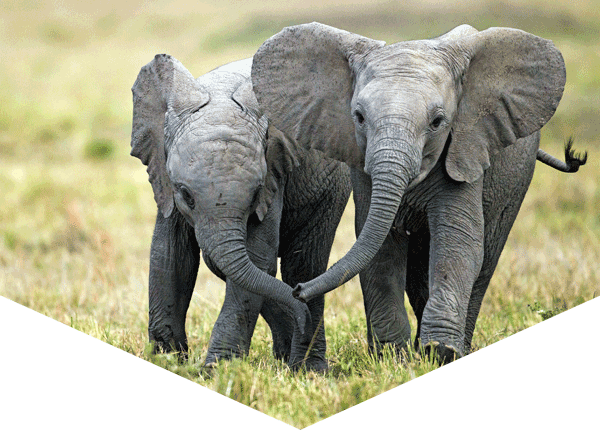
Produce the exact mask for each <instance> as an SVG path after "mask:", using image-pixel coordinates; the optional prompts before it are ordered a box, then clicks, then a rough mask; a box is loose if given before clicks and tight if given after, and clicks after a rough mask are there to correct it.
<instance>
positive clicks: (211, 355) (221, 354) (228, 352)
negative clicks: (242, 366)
mask: <svg viewBox="0 0 600 430" xmlns="http://www.w3.org/2000/svg"><path fill="white" fill-rule="evenodd" d="M243 356H244V354H242V353H240V351H237V350H232V349H220V350H218V351H215V350H210V349H209V350H208V354H207V355H206V359H205V360H204V367H216V366H217V365H218V364H219V361H222V360H231V359H233V358H242V357H243Z"/></svg>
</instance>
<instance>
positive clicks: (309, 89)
mask: <svg viewBox="0 0 600 430" xmlns="http://www.w3.org/2000/svg"><path fill="white" fill-rule="evenodd" d="M383 44H384V43H383V42H379V41H375V40H371V39H368V38H365V37H362V36H358V35H356V34H352V33H349V32H347V31H343V30H338V29H336V28H333V27H329V26H327V25H323V24H319V23H311V24H303V25H298V26H294V27H287V28H285V29H283V30H282V31H281V32H280V33H278V34H276V35H275V36H273V37H271V38H270V39H268V40H267V41H266V42H265V43H264V44H263V45H262V46H261V47H260V48H259V49H258V52H257V53H256V54H255V55H254V60H253V63H252V84H253V87H254V92H255V94H256V97H257V99H258V103H259V105H260V106H261V108H262V109H263V110H264V112H265V113H266V114H267V116H268V117H269V120H270V121H271V122H272V123H273V125H274V126H275V127H277V128H278V129H279V130H281V131H283V132H284V133H285V134H287V135H288V136H290V137H291V138H292V139H294V140H295V141H297V142H298V144H299V145H301V146H302V147H303V148H305V149H309V148H313V149H317V150H320V151H322V152H324V153H325V154H326V155H327V156H329V157H331V158H335V159H337V160H340V161H344V162H347V163H349V164H351V165H355V166H362V165H363V164H364V157H363V155H362V153H361V152H360V150H359V148H358V145H357V144H356V137H355V130H354V122H353V120H352V115H351V107H350V103H351V101H352V95H353V90H354V71H353V67H354V66H355V63H356V62H357V61H358V59H359V58H360V57H361V56H362V55H365V54H366V53H367V52H368V51H369V50H370V49H373V48H375V47H379V46H382V45H383Z"/></svg>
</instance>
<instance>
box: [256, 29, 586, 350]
mask: <svg viewBox="0 0 600 430" xmlns="http://www.w3.org/2000/svg"><path fill="white" fill-rule="evenodd" d="M252 81H253V86H254V91H255V93H256V95H257V99H258V101H259V104H260V105H261V107H262V108H264V110H265V112H266V113H267V115H269V117H270V119H271V120H272V121H273V124H274V125H275V126H277V127H278V128H279V129H280V130H282V131H284V132H285V133H287V134H289V135H290V136H292V137H295V138H296V139H297V141H298V142H299V144H301V145H304V146H305V147H313V148H316V149H319V150H321V151H324V152H325V153H326V154H328V155H329V156H332V157H335V158H337V159H338V160H341V161H344V162H346V163H348V164H349V165H350V166H352V182H353V189H354V199H355V205H356V233H357V236H358V238H357V241H356V243H355V244H354V246H353V247H352V249H351V250H350V251H349V252H348V254H347V255H346V256H344V257H343V258H342V259H341V260H340V261H339V262H337V263H336V264H335V265H334V266H332V268H330V269H329V270H328V271H327V272H326V273H325V274H324V275H322V276H320V277H318V278H316V279H314V280H312V281H309V282H307V283H300V284H299V285H297V286H296V288H295V290H294V295H295V297H297V298H299V299H300V300H302V301H307V300H310V299H311V298H312V297H314V296H315V295H316V294H323V293H325V292H327V291H330V290H332V289H334V288H336V287H337V286H339V285H341V284H343V283H344V282H346V281H348V280H349V279H350V278H352V277H353V276H355V275H356V274H358V273H359V272H360V280H361V286H362V290H363V296H364V304H365V309H366V315H367V325H368V340H369V344H370V346H371V348H373V347H375V348H376V349H379V347H380V346H381V345H382V344H386V343H390V344H393V345H394V346H396V347H397V348H403V347H405V346H406V345H407V343H408V342H410V336H411V333H410V326H409V323H408V318H407V314H406V310H405V308H404V292H405V291H406V293H407V295H408V297H409V300H410V302H411V305H412V307H413V309H414V311H415V314H416V316H417V319H418V322H419V326H418V329H417V339H419V338H420V339H421V342H422V343H423V345H425V346H426V350H427V351H428V352H430V351H431V348H434V349H435V350H436V352H437V353H438V354H439V356H440V358H441V359H442V360H444V361H449V360H451V359H453V357H454V356H455V354H456V355H457V356H461V355H463V354H465V353H468V351H469V350H470V347H471V338H472V336H473V330H474V327H475V321H476V319H477V315H478V313H479V309H480V306H481V302H482V299H483V296H484V293H485V291H486V288H487V286H488V283H489V281H490V278H491V276H492V273H493V272H494V269H495V267H496V264H497V262H498V258H499V256H500V253H501V251H502V248H503V247H504V244H505V241H506V238H507V236H508V233H509V231H510V228H511V226H512V224H513V222H514V220H515V217H516V215H517V212H518V211H519V207H520V206H521V202H522V201H523V198H524V196H525V193H526V191H527V188H528V187H529V184H530V181H531V178H532V175H533V170H534V167H535V164H536V157H538V158H540V159H541V160H542V161H544V162H545V163H547V164H550V165H552V166H554V167H555V168H558V169H561V170H566V171H574V170H577V168H578V167H579V165H580V164H583V163H584V162H585V159H581V160H580V159H578V158H577V157H576V156H574V154H573V152H572V151H570V150H567V151H566V152H567V163H562V162H560V161H558V160H556V159H555V158H553V157H551V156H549V155H548V154H545V153H543V152H538V145H539V138H540V133H539V130H540V128H541V127H542V126H543V125H544V124H545V123H546V122H547V121H548V120H549V119H550V118H551V117H552V115H553V114H554V111H555V110H556V107H557V106H558V103H559V101H560V98H561V96H562V92H563V87H564V83H565V67H564V63H563V59H562V56H561V54H560V52H559V51H558V50H557V49H556V48H555V47H554V45H553V44H552V42H550V41H548V40H545V39H541V38H539V37H536V36H534V35H531V34H528V33H525V32H522V31H520V30H514V29H508V28H492V29H488V30H485V31H481V32H479V31H477V30H475V29H474V28H472V27H470V26H468V25H464V26H460V27H457V28H456V29H454V30H452V31H451V32H449V33H447V34H445V35H443V36H440V37H438V38H436V39H431V40H421V41H409V42H400V43H396V44H393V45H386V44H385V43H384V42H380V41H375V40H371V39H368V38H365V37H362V36H358V35H356V34H352V33H348V32H345V31H342V30H338V29H335V28H332V27H328V26H325V25H322V24H318V23H312V24H306V25H300V26H296V27H290V28H286V29H284V30H283V31H282V32H280V33H279V34H277V35H275V36H273V37H272V38H271V39H269V40H267V41H266V42H265V43H264V44H263V46H262V47H261V48H260V49H259V50H258V52H257V53H256V55H255V56H254V64H253V69H252Z"/></svg>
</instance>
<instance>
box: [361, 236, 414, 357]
mask: <svg viewBox="0 0 600 430" xmlns="http://www.w3.org/2000/svg"><path fill="white" fill-rule="evenodd" d="M407 243H408V241H407V240H406V238H395V237H393V236H392V233H390V234H389V235H388V237H387V238H386V240H385V242H384V243H383V245H382V247H381V248H380V250H379V251H378V253H377V254H376V255H375V258H374V259H373V261H372V262H371V263H370V264H369V265H368V266H367V268H366V269H365V270H363V271H362V272H361V273H360V285H361V288H362V293H363V301H364V305H365V314H366V319H367V340H368V343H369V350H370V351H371V352H373V353H375V354H378V355H381V353H382V351H383V348H384V347H385V345H386V344H389V345H391V346H392V347H393V348H394V349H395V350H396V352H400V351H403V350H406V348H407V346H408V344H409V343H410V340H411V328H410V323H409V320H408V314H407V313H406V308H405V306H404V291H405V287H406V269H407V267H406V261H407V255H406V250H407Z"/></svg>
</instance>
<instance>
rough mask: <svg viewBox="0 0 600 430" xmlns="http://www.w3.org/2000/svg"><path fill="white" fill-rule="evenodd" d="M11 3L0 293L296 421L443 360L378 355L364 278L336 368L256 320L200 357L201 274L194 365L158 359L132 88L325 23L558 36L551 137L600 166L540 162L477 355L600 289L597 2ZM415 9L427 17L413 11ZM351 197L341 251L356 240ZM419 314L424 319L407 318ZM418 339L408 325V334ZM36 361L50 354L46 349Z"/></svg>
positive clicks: (212, 288)
mask: <svg viewBox="0 0 600 430" xmlns="http://www.w3.org/2000/svg"><path fill="white" fill-rule="evenodd" d="M52 4H53V3H51V2H38V3H36V4H34V3H31V2H26V1H22V2H5V3H2V5H0V48H1V49H0V51H1V52H2V56H3V57H2V67H1V68H0V189H2V196H3V198H2V204H1V205H0V226H1V227H0V294H2V295H3V296H5V297H7V298H9V299H11V300H14V301H16V302H18V303H21V304H23V305H25V306H28V307H29V308H31V309H34V310H36V311H38V312H41V313H43V314H45V315H48V316H50V317H52V318H54V319H56V320H58V321H61V322H63V323H64V324H67V325H69V326H71V327H74V328H76V329H78V330H81V331H83V332H85V333H88V334H90V335H92V336H94V337H97V338H98V339H101V340H103V341H105V342H107V343H110V344H111V345H114V346H116V347H118V348H121V349H123V350H125V351H128V352H130V353H131V354H134V355H136V356H138V357H141V358H144V359H146V360H149V361H151V362H153V363H155V364H156V365H159V366H161V367H165V368H167V369H169V370H171V371H172V372H174V373H177V374H179V375H181V376H184V377H186V378H189V379H191V380H192V381H195V382H198V383H199V384H202V385H204V386H207V387H209V388H211V389H213V390H215V391H217V392H219V393H221V394H223V395H226V396H228V397H231V398H234V399H236V400H238V401H240V402H242V403H244V404H247V405H249V406H251V407H253V408H256V409H258V410H260V411H262V412H265V413H267V414H269V415H271V416H273V417H275V418H278V419H281V420H282V421H285V422H287V423H289V424H292V425H294V426H297V427H304V426H306V425H309V424H311V423H314V422H316V421H318V420H320V419H323V418H325V417H328V416H330V415H332V414H334V413H336V412H339V411H341V410H344V409H346V408H348V407H351V406H353V405H355V404H357V403H359V402H361V401H363V400H366V399H368V398H371V397H373V396H375V395H377V394H379V393H381V392H384V391H386V390H388V389H390V388H393V387H396V386H398V385H399V384H402V383H404V382H406V381H408V380H410V379H413V378H415V377H418V376H420V375H422V374H424V373H426V372H429V371H431V370H433V369H434V368H435V366H434V365H433V364H432V363H431V362H429V361H425V360H423V361H422V360H420V359H419V358H418V357H413V359H412V360H410V361H408V363H406V364H404V365H402V364H400V362H399V360H398V359H397V357H394V356H393V355H392V354H391V353H386V354H385V355H384V357H383V359H382V360H375V359H373V358H372V357H370V356H369V355H368V354H367V345H366V328H365V317H364V311H363V306H362V297H361V294H360V287H359V284H358V281H357V280H356V279H355V280H352V281H351V282H349V283H348V284H347V285H345V286H344V287H342V288H339V289H338V290H336V291H334V292H333V293H331V294H328V295H327V299H326V301H327V303H326V312H325V325H326V331H327V339H328V358H329V360H330V362H331V370H330V372H329V373H328V374H326V375H315V374H312V373H309V374H299V375H292V374H291V372H290V371H289V369H288V368H287V367H286V366H285V365H284V364H282V363H281V362H279V361H277V360H275V359H274V358H273V357H272V355H271V352H270V348H271V340H270V334H269V331H268V328H267V326H266V324H265V323H264V321H262V320H260V321H259V323H258V325H257V329H256V332H255V335H254V338H253V341H252V346H251V352H250V355H249V356H248V357H247V358H245V359H243V360H234V361H232V362H228V363H222V364H220V365H219V367H218V368H217V369H215V370H214V371H213V373H212V374H211V375H208V374H207V373H205V372H204V371H203V370H202V368H201V364H202V362H203V359H204V356H205V354H206V349H207V343H208V338H209V336H210V331H211V329H212V326H213V324H214V322H215V320H216V318H217V315H218V312H219V309H220V306H221V303H222V300H223V297H224V288H223V285H222V283H221V282H220V281H219V280H218V278H216V277H215V276H213V275H212V274H211V273H210V272H209V271H208V270H207V269H206V268H205V267H202V268H201V271H200V273H199V276H198V282H197V285H196V290H195V293H194V296H193V298H192V304H191V307H190V310H189V314H188V320H187V332H188V336H189V342H190V348H191V352H190V360H189V362H188V363H185V364H182V363H179V362H178V361H177V360H176V359H175V357H174V356H171V355H166V356H152V355H151V354H150V353H149V351H150V349H149V345H148V343H147V323H148V317H147V312H148V304H147V282H148V254H149V248H150V239H151V235H152V229H153V223H154V217H155V211H156V206H155V203H154V199H153V197H152V190H151V187H150V184H149V183H148V181H147V175H146V172H145V168H144V167H143V166H142V165H141V163H140V162H139V161H138V160H137V159H134V158H132V157H130V156H129V137H130V133H131V110H132V106H131V93H130V87H131V85H132V84H133V82H134V80H135V78H136V76H137V73H138V72H139V70H140V68H141V67H142V66H143V65H144V64H146V63H147V62H148V61H150V60H151V59H152V58H153V56H154V55H155V54H157V53H160V52H167V53H170V54H171V55H173V56H175V57H176V58H178V59H179V60H180V61H181V62H182V63H183V64H184V65H185V66H186V67H187V68H188V69H189V70H190V71H191V72H192V74H194V75H195V76H198V75H200V74H202V73H205V72H207V71H209V70H211V69H212V68H214V67H216V66H218V65H220V64H223V63H225V62H228V61H232V60H236V59H240V58H245V57H249V56H251V55H252V54H253V51H254V50H256V49H257V48H258V46H259V45H260V43H261V42H262V41H263V40H264V39H265V38H266V37H268V36H270V35H271V34H273V33H274V32H276V31H278V30H279V29H280V28H281V27H282V26H284V25H290V24H296V23H301V22H307V21H313V20H317V21H321V22H324V23H327V24H330V25H334V26H338V27H341V28H345V29H347V30H350V31H353V32H357V33H360V34H364V35H366V36H369V37H373V38H378V39H383V40H387V41H388V42H394V41H398V40H402V39H406V38H423V37H430V36H435V35H438V34H440V33H442V32H445V31H447V30H449V29H451V28H452V27H453V26H454V25H457V24H461V23H464V22H468V23H470V24H472V25H474V26H476V27H477V28H479V29H484V28H486V27H488V26H513V27H518V28H522V29H524V30H527V31H530V32H533V33H536V34H538V35H541V36H544V37H548V38H552V39H553V40H554V42H555V43H556V45H557V46H558V47H559V49H560V50H561V52H562V53H563V56H564V58H565V61H566V64H567V86H566V88H565V94H564V97H563V100H562V101H561V104H560V106H559V108H558V111H557V113H556V115H555V116H554V118H553V119H552V120H551V121H550V123H549V124H548V125H547V126H546V127H545V128H544V131H543V141H542V147H543V148H544V149H546V150H547V151H549V152H551V153H553V154H556V155H559V156H562V145H563V142H564V140H566V138H567V137H568V136H570V135H574V136H575V139H576V140H575V145H576V148H577V149H578V150H588V151H589V163H588V165H587V166H584V167H583V168H582V169H581V171H580V172H579V173H577V174H575V175H566V174H561V173H558V172H556V171H554V170H552V169H550V168H548V167H546V166H542V165H539V166H538V168H537V171H536V174H535V176H534V179H533V183H532V185H531V188H530V191H529V193H528V195H527V197H526V199H525V202H524V203H523V207H522V209H521V212H520V214H519V217H518V219H517V221H516V223H515V227H514V228H513V231H512V233H511V235H510V237H509V240H508V243H507V245H506V247H505V249H504V253H503V255H502V258H501V259H500V263H499V265H498V268H497V270H496V273H495V275H494V277H493V279H492V282H491V284H490V288H489V290H488V293H487V295H486V298H485V300H484V303H483V307H482V311H481V316H480V318H479V320H478V323H477V327H476V331H475V336H474V339H473V346H474V348H475V349H481V348H483V347H485V346H487V345H490V344H491V343H494V342H496V341H498V340H500V339H503V338H506V337H507V336H510V335H511V334H513V333H516V332H518V331H520V330H523V329H525V328H527V327H530V326H532V325H534V324H536V323H538V322H540V321H542V320H543V319H544V318H547V317H549V316H551V315H554V314H556V313H558V312H562V311H564V310H565V309H570V308H572V307H574V306H576V305H578V304H580V303H582V302H584V301H587V300H590V299H591V298H593V297H595V296H597V295H598V294H599V293H600V287H599V285H600V282H599V281H600V268H599V267H598V261H600V217H599V215H598V208H599V207H600V189H599V188H598V184H599V183H600V171H599V169H598V168H597V166H598V162H597V160H598V159H599V157H600V145H598V143H597V136H598V134H599V133H598V132H599V130H598V123H599V122H598V117H599V115H598V107H597V100H598V94H599V91H600V57H598V55H597V52H598V50H599V49H600V42H599V41H598V39H597V37H596V35H597V34H598V33H599V32H600V24H598V23H600V9H598V8H597V7H596V4H595V2H593V1H587V2H585V1H581V2H571V3H568V4H567V3H564V2H561V1H559V0H547V1H544V2H542V1H537V0H536V1H532V2H524V1H522V0H514V1H505V2H504V3H493V2H490V3H483V4H482V5H480V6H478V8H476V9H473V6H472V4H470V3H467V2H463V1H458V2H452V3H450V2H448V3H440V2H432V1H431V2H430V1H425V2H423V1H420V2H416V1H415V2H403V3H402V4H396V3H389V2H384V1H381V2H370V1H369V2H367V1H366V0H365V1H363V2H361V1H358V2H353V3H352V5H347V6H340V5H335V4H327V3H326V4H325V5H323V2H321V1H316V0H307V1H302V2H287V3H286V5H285V6H282V5H281V3H280V2H275V1H270V0H269V1H262V2H260V3H258V2H243V3H241V2H233V1H231V2H220V3H219V4H218V5H216V4H213V2H210V3H203V2H195V3H193V4H192V5H189V4H188V3H187V2H179V4H176V5H173V4H172V3H169V4H167V3H164V4H163V3H153V4H150V5H147V6H145V7H141V8H138V7H137V6H133V5H131V4H129V3H128V2H117V1H109V2H105V3H104V4H103V6H101V7H99V6H98V7H97V6H94V9H93V10H92V9H90V10H87V9H86V8H90V7H91V6H87V5H86V4H83V3H80V2H71V3H70V2H68V1H67V2H63V3H62V5H63V6H62V8H60V9H55V8H53V6H52ZM416 10H418V11H419V12H415V11H416ZM353 237H354V233H353V208H352V205H351V204H350V205H349V207H348V209H347V211H346V214H345V216H344V219H343V221H342V224H341V225H340V228H339V230H338V236H337V239H336V243H335V245H334V251H333V255H332V257H331V259H330V261H331V262H335V261H337V260H338V259H339V258H340V257H341V256H342V255H344V253H345V252H346V251H347V250H348V249H349V248H350V246H351V245H352V242H353ZM410 316H411V323H412V324H413V328H414V325H415V320H414V317H413V316H412V314H411V315H410ZM413 333H414V329H413ZM41 359H43V357H41Z"/></svg>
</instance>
